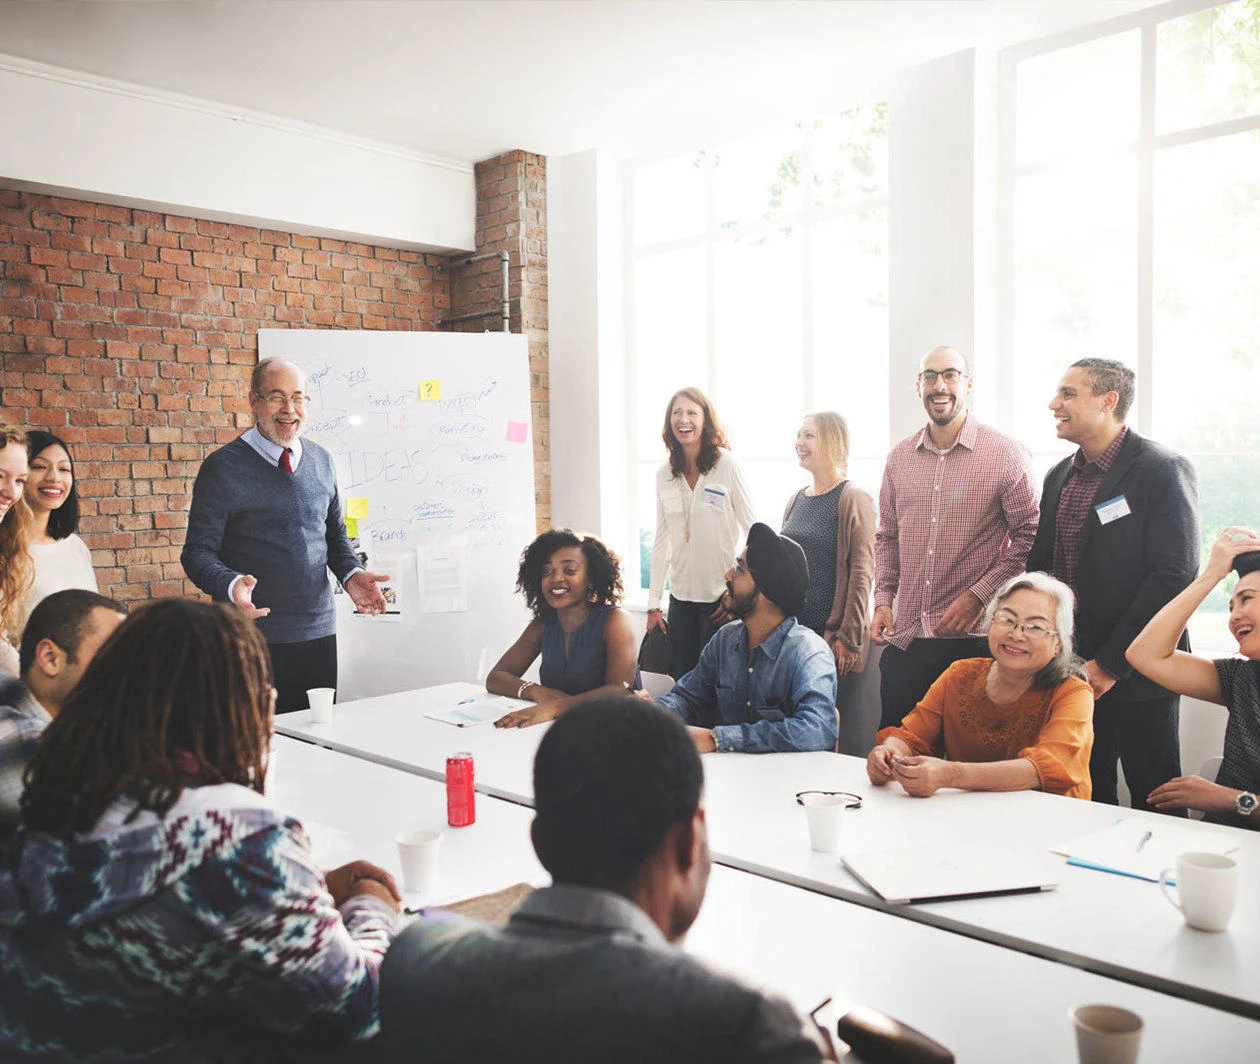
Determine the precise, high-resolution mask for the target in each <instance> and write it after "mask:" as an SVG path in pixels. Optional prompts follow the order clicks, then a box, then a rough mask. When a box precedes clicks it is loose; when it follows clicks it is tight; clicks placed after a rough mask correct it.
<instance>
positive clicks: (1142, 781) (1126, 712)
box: [1089, 692, 1186, 816]
mask: <svg viewBox="0 0 1260 1064" xmlns="http://www.w3.org/2000/svg"><path fill="white" fill-rule="evenodd" d="M1180 717H1181V699H1180V697H1178V696H1177V695H1165V696H1163V697H1160V698H1151V699H1146V700H1144V701H1141V702H1114V701H1112V699H1111V693H1110V692H1108V693H1107V694H1105V695H1103V696H1102V698H1100V699H1099V700H1098V701H1097V702H1096V703H1095V705H1094V752H1093V753H1092V754H1091V755H1090V758H1089V776H1090V780H1091V782H1092V783H1093V785H1094V801H1096V802H1103V803H1105V804H1107V805H1118V804H1119V798H1118V796H1117V794H1116V762H1117V761H1119V762H1120V764H1121V765H1122V766H1123V768H1124V782H1125V783H1127V784H1128V786H1129V798H1130V804H1131V805H1132V806H1133V808H1134V809H1145V810H1147V811H1148V812H1152V813H1153V812H1158V811H1159V810H1156V809H1154V808H1153V807H1151V806H1149V805H1147V804H1146V796H1147V795H1148V794H1150V793H1151V791H1153V790H1154V789H1155V788H1156V787H1158V786H1159V785H1160V784H1161V783H1167V782H1168V781H1169V780H1170V779H1174V778H1175V777H1177V776H1180V775H1181V740H1180V736H1179V735H1178V731H1177V726H1178V723H1179V721H1180ZM1174 815H1176V816H1185V815H1186V812H1185V810H1184V809H1179V810H1176V811H1175V813H1174Z"/></svg>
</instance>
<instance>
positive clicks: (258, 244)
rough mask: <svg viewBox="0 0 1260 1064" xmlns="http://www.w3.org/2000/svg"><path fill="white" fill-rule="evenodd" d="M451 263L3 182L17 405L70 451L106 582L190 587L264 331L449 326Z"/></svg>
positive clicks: (2, 285) (1, 229) (12, 406)
mask: <svg viewBox="0 0 1260 1064" xmlns="http://www.w3.org/2000/svg"><path fill="white" fill-rule="evenodd" d="M444 261H445V260H444V259H442V258H440V257H438V256H432V255H422V254H420V253H417V252H410V251H396V250H393V249H391V248H382V247H369V246H367V245H364V244H354V243H346V242H344V241H340V240H324V239H317V238H315V237H306V236H300V235H297V234H293V233H284V232H278V231H275V230H270V229H257V228H252V227H249V226H240V225H225V224H223V223H221V222H211V221H205V220H201V219H195V218H185V217H181V216H178V215H163V214H155V213H153V212H150V211H141V210H130V209H128V208H124V207H110V206H105V205H103V204H93V203H85V202H80V201H77V200H66V199H55V198H50V197H47V196H37V195H31V194H27V193H19V192H10V191H3V190H0V358H2V359H3V373H2V375H0V385H2V388H3V393H2V405H3V414H2V416H3V419H4V420H5V421H7V422H9V423H11V424H16V425H20V426H24V427H40V428H47V429H48V430H49V431H51V432H54V433H56V434H57V435H58V436H61V437H62V438H64V439H65V440H66V441H67V443H69V444H70V446H71V448H72V450H73V452H74V457H75V464H76V471H77V474H78V486H79V495H80V497H81V499H82V511H83V521H82V528H81V532H82V534H83V537H84V539H85V540H86V541H87V543H88V546H89V547H91V548H92V557H93V561H94V562H95V565H96V572H97V578H98V579H99V581H100V583H101V586H102V590H103V591H105V592H106V593H108V594H111V595H113V596H115V597H117V598H120V599H125V600H131V601H135V600H141V599H147V598H152V597H157V596H161V595H177V594H184V593H192V591H193V588H192V585H191V584H189V583H188V582H187V581H185V579H184V573H183V569H182V567H181V566H180V564H179V552H180V547H181V546H182V544H183V539H184V528H185V521H186V513H187V509H188V502H189V493H190V492H191V490H192V483H193V479H194V477H195V476H196V474H197V470H198V468H199V467H200V463H201V459H202V458H203V457H204V456H205V455H206V454H207V453H208V452H209V451H210V450H212V449H214V448H215V447H216V446H218V445H220V444H223V443H226V442H227V441H229V440H231V439H232V438H233V437H234V436H236V435H238V434H239V433H240V432H241V431H242V430H243V429H244V428H246V427H248V426H249V425H250V423H251V421H252V419H251V417H250V414H249V405H248V402H247V401H246V382H247V381H248V378H249V372H250V369H251V368H252V366H253V365H254V363H255V362H256V361H257V350H258V343H257V337H256V333H257V331H258V329H259V328H260V327H263V328H276V327H285V326H290V327H316V326H319V327H330V328H345V329H433V328H436V325H437V322H438V320H439V319H441V318H442V317H443V316H445V315H449V313H450V282H449V277H448V275H447V274H444V273H441V272H439V271H438V270H437V269H436V267H437V265H438V264H440V263H442V262H444Z"/></svg>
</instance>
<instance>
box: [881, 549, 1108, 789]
mask: <svg viewBox="0 0 1260 1064" xmlns="http://www.w3.org/2000/svg"><path fill="white" fill-rule="evenodd" d="M987 620H988V622H989V650H990V652H991V653H992V654H993V658H992V660H990V659H988V658H967V659H965V660H963V661H956V662H954V664H953V665H951V666H950V667H949V668H948V669H946V670H945V672H943V673H942V674H941V676H940V677H939V678H938V679H937V681H936V682H935V683H934V684H933V685H932V687H931V689H930V690H929V691H928V693H927V694H926V695H924V696H923V701H922V702H920V703H919V704H918V705H917V706H915V708H914V709H913V710H912V711H911V712H910V714H909V715H908V716H907V717H906V718H905V720H903V721H902V722H901V727H900V728H885V729H884V730H883V731H881V732H880V733H879V734H878V735H876V736H875V741H876V742H877V744H878V745H877V746H876V747H875V749H873V750H872V751H871V752H870V755H869V756H868V757H867V759H866V773H867V775H868V776H869V777H870V779H871V782H872V783H874V784H875V785H876V786H880V785H882V784H885V783H891V782H892V781H893V780H896V781H897V782H898V783H900V784H901V785H902V787H904V788H905V791H906V793H907V794H911V795H914V796H915V797H917V798H926V797H928V795H930V794H935V793H936V792H937V791H938V790H939V789H940V788H942V787H956V788H958V789H960V790H967V791H1025V790H1034V789H1036V790H1042V791H1047V792H1048V793H1050V794H1063V795H1066V796H1067V797H1069V798H1086V799H1088V798H1089V796H1090V782H1089V754H1090V750H1091V748H1092V747H1093V745H1094V694H1093V691H1092V689H1091V688H1090V686H1089V684H1088V683H1086V682H1085V679H1084V673H1083V672H1082V671H1081V668H1080V662H1079V660H1078V659H1077V658H1076V657H1075V656H1074V655H1073V654H1072V591H1071V589H1070V588H1069V587H1068V586H1067V585H1066V584H1063V583H1061V582H1060V581H1058V580H1055V579H1054V578H1053V577H1051V576H1047V575H1046V574H1045V573H1023V574H1021V575H1019V576H1016V577H1013V578H1012V579H1010V580H1008V581H1007V582H1006V583H1005V584H1004V585H1003V586H1002V587H1001V588H1000V589H999V591H998V593H997V594H996V595H995V596H994V598H993V601H992V602H991V603H990V604H989V611H988V617H987Z"/></svg>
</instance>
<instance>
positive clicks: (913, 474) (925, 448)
mask: <svg viewBox="0 0 1260 1064" xmlns="http://www.w3.org/2000/svg"><path fill="white" fill-rule="evenodd" d="M971 386H972V378H971V371H970V367H969V365H968V363H967V360H966V359H965V358H964V357H963V355H962V354H961V353H959V352H958V351H955V350H954V349H953V348H952V347H937V348H934V349H933V350H932V351H929V352H928V353H927V355H925V356H924V358H923V361H922V363H921V364H920V367H919V376H918V380H917V382H916V385H915V387H916V389H917V391H918V394H919V397H920V398H921V399H922V400H923V406H924V409H926V410H927V414H928V423H927V425H926V427H924V428H922V429H920V430H918V431H917V432H915V433H914V434H913V435H912V436H909V437H907V438H906V439H904V440H902V441H901V442H900V443H898V444H897V445H896V446H895V447H893V449H892V450H891V451H890V452H889V454H888V462H887V464H886V465H885V466H884V482H883V486H882V487H881V488H880V493H879V530H878V531H877V532H876V533H875V615H874V618H873V619H872V621H871V640H872V642H874V643H879V644H884V645H885V649H884V654H883V657H881V658H880V662H879V669H880V701H881V703H882V705H883V712H882V715H881V718H880V727H881V728H887V727H890V726H893V725H896V724H900V723H901V720H902V718H903V717H904V716H905V715H906V714H907V713H909V712H910V710H912V709H913V708H914V707H915V706H916V705H917V704H918V702H919V700H920V699H921V698H922V697H923V696H924V694H926V693H927V689H928V688H929V687H931V686H932V684H933V682H935V680H936V678H937V677H938V676H940V674H941V673H942V672H944V671H945V669H946V668H948V667H949V666H950V665H951V664H953V663H954V662H955V661H959V660H961V659H962V658H975V657H987V656H988V654H989V645H988V641H987V640H986V639H985V638H984V637H983V636H982V635H980V632H981V631H982V629H981V628H980V620H981V617H982V616H983V613H984V607H985V605H986V604H987V603H988V601H989V599H990V598H991V597H992V595H993V593H994V592H995V591H996V590H997V589H998V587H999V586H1000V585H1001V584H1002V582H1003V581H1004V580H1006V579H1007V578H1009V577H1011V576H1014V575H1015V574H1016V573H1020V572H1023V570H1024V559H1025V558H1027V556H1028V550H1029V548H1030V547H1031V546H1032V541H1033V536H1034V535H1036V532H1037V494H1036V492H1035V490H1034V489H1033V481H1032V473H1031V463H1030V457H1029V454H1028V450H1027V448H1025V447H1024V446H1023V445H1022V444H1021V443H1019V442H1017V441H1016V440H1013V439H1011V438H1010V437H1009V436H1004V435H1003V434H1002V433H1000V432H997V431H995V430H994V429H991V428H989V427H988V426H987V425H982V424H981V423H980V422H979V421H978V420H977V418H976V416H975V415H974V414H972V413H970V412H969V411H968V410H967V396H968V394H969V393H970V392H971Z"/></svg>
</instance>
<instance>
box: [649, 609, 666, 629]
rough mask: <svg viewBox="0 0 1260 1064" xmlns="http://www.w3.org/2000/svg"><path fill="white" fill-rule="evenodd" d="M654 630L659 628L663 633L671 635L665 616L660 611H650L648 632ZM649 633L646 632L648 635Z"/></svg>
mask: <svg viewBox="0 0 1260 1064" xmlns="http://www.w3.org/2000/svg"><path fill="white" fill-rule="evenodd" d="M654 628H659V629H660V630H661V631H662V632H664V633H666V635H668V634H669V626H668V625H667V624H666V623H665V615H664V614H662V613H661V611H660V610H648V615H647V632H650V631H652V630H653V629H654ZM647 632H644V634H645V635H646V634H647Z"/></svg>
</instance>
